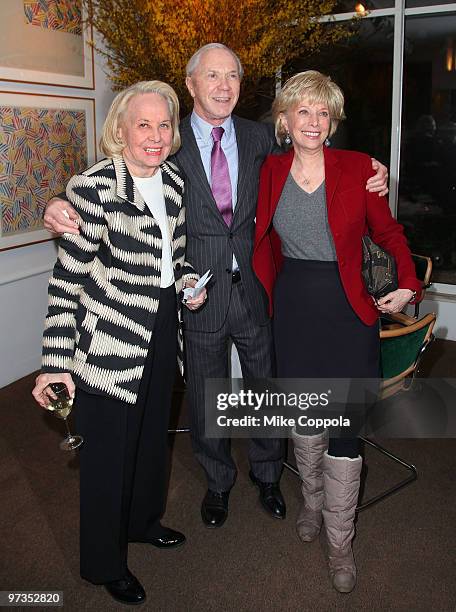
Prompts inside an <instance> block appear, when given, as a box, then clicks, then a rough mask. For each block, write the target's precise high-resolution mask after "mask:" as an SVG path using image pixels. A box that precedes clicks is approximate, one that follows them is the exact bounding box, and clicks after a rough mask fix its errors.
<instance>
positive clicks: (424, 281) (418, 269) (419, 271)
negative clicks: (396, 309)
mask: <svg viewBox="0 0 456 612" xmlns="http://www.w3.org/2000/svg"><path fill="white" fill-rule="evenodd" d="M412 259H413V263H414V264H415V274H416V278H417V279H418V280H419V281H421V285H422V292H421V298H420V301H419V302H417V303H416V304H415V312H414V315H413V316H414V317H415V319H418V317H419V315H420V303H421V302H422V301H423V299H424V295H425V293H426V289H428V288H429V287H430V285H431V275H432V259H431V258H430V257H426V256H425V255H416V254H415V253H412Z"/></svg>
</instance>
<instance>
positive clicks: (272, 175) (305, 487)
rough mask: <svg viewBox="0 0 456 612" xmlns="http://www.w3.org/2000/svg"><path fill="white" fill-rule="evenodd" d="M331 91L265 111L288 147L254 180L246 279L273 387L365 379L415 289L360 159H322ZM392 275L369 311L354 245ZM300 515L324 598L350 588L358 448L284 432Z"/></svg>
mask: <svg viewBox="0 0 456 612" xmlns="http://www.w3.org/2000/svg"><path fill="white" fill-rule="evenodd" d="M343 107H344V97H343V93H342V91H341V90H340V88H339V87H338V86H337V85H336V84H335V83H334V82H333V81H331V79H330V78H329V77H327V76H325V75H322V74H320V73H319V72H316V71H313V70H309V71H306V72H302V73H300V74H297V75H295V76H293V77H292V78H291V79H289V80H288V82H287V83H286V84H285V86H284V87H283V89H282V91H281V93H280V94H279V95H278V97H277V98H276V100H275V102H274V105H273V116H274V121H275V128H276V138H277V141H278V142H279V144H284V143H285V144H288V145H292V147H291V149H290V150H289V152H288V153H285V154H283V155H276V156H274V155H271V156H269V157H268V158H267V159H266V161H265V162H264V164H263V167H262V171H261V176H260V189H259V200H258V210H257V218H256V235H255V247H254V255H253V267H254V270H255V272H256V274H257V276H258V278H259V280H260V281H261V283H262V284H263V286H264V288H265V290H266V293H267V295H268V298H269V312H270V315H271V316H274V320H273V329H274V342H275V350H276V358H277V376H278V377H279V378H301V377H303V378H377V377H378V375H379V346H380V343H379V334H378V317H379V313H380V312H384V313H393V312H399V311H400V310H402V309H403V308H404V306H405V305H406V304H407V303H408V302H410V301H412V302H413V300H414V299H417V298H418V297H419V295H418V294H419V292H420V284H419V282H418V280H417V279H416V277H415V268H414V264H413V261H412V259H411V256H410V251H409V248H408V246H407V242H406V239H405V237H404V234H403V231H402V227H401V226H400V225H399V224H398V223H397V222H396V221H395V220H394V219H393V217H392V216H391V213H390V209H389V207H388V202H387V200H386V198H384V197H379V196H378V195H376V194H373V193H370V192H368V191H366V187H365V185H366V181H367V180H368V178H369V177H370V176H371V175H372V174H373V172H372V167H371V160H370V158H369V157H368V156H367V155H364V154H362V153H357V152H354V151H341V150H335V149H329V148H327V147H326V146H325V144H326V141H327V138H328V137H329V136H331V135H332V134H334V132H335V130H336V129H337V126H338V123H339V121H340V120H342V119H343V118H344V108H343ZM367 233H368V234H369V235H370V236H371V238H372V239H373V240H374V242H376V243H377V244H379V245H380V246H382V247H384V248H385V250H387V251H388V252H389V253H390V254H392V255H393V256H394V257H395V259H396V263H397V270H398V278H399V287H400V288H399V289H397V290H396V291H394V292H392V293H389V294H388V295H386V296H385V297H384V298H382V299H381V300H379V301H378V303H375V302H374V300H373V299H372V297H371V296H370V295H369V294H368V293H367V291H366V288H365V286H364V283H363V279H362V275H361V262H362V237H363V236H364V235H365V234H367ZM292 438H293V442H294V449H295V455H296V461H297V465H298V468H299V472H300V476H301V479H302V492H303V497H304V503H303V505H302V508H301V511H300V513H299V516H298V521H297V530H298V535H299V536H300V538H301V539H302V540H303V541H306V542H308V541H312V540H313V539H315V538H316V537H317V535H318V533H319V531H320V528H321V525H322V522H323V521H324V524H325V529H326V535H327V539H328V550H329V570H330V577H331V579H332V584H333V586H334V587H335V588H336V589H337V590H338V591H340V592H349V591H351V590H352V589H353V588H354V586H355V584H356V566H355V563H354V559H353V552H352V546H351V541H352V539H353V535H354V526H353V519H354V516H355V508H356V503H357V498H358V492H359V481H360V472H361V464H362V459H361V457H360V456H359V443H358V439H343V438H339V439H330V440H329V442H328V435H327V432H325V431H323V432H318V431H316V430H315V429H314V430H310V429H303V428H301V429H298V430H296V429H294V430H293V432H292Z"/></svg>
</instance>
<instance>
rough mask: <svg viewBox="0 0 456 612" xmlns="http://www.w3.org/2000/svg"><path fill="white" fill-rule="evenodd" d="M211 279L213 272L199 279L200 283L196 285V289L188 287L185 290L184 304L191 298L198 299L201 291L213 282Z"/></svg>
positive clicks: (208, 272)
mask: <svg viewBox="0 0 456 612" xmlns="http://www.w3.org/2000/svg"><path fill="white" fill-rule="evenodd" d="M211 278H212V274H211V271H210V270H208V271H207V272H206V273H205V274H203V276H201V278H200V279H199V281H198V282H197V283H196V285H195V286H194V287H186V288H185V289H184V298H183V300H182V301H183V302H184V304H185V302H186V301H187V300H189V299H191V298H197V297H198V296H199V294H200V293H201V291H202V290H203V288H204V287H205V286H206V285H207V283H208V282H209V281H210V280H211Z"/></svg>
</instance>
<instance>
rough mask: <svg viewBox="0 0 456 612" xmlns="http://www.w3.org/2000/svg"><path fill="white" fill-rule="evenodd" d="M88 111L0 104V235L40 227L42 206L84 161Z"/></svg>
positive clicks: (86, 163)
mask: <svg viewBox="0 0 456 612" xmlns="http://www.w3.org/2000/svg"><path fill="white" fill-rule="evenodd" d="M86 132H87V126H86V113H85V112H84V111H81V110H68V109H67V110H60V109H48V108H28V107H15V106H0V208H1V228H2V236H8V235H13V234H16V233H22V232H29V231H33V230H37V229H41V228H42V227H43V221H42V217H43V210H44V207H45V205H46V202H47V201H48V200H49V198H51V197H52V196H54V195H56V194H58V193H60V192H61V191H63V190H64V188H65V185H66V183H67V182H68V179H69V178H70V177H71V176H72V175H73V174H76V173H77V172H79V171H81V170H83V169H84V168H86V167H87V165H88V160H87V134H86Z"/></svg>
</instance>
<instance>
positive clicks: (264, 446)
mask: <svg viewBox="0 0 456 612" xmlns="http://www.w3.org/2000/svg"><path fill="white" fill-rule="evenodd" d="M241 78H242V66H241V64H240V62H239V59H238V58H237V56H236V55H234V53H233V52H232V51H231V50H230V49H228V48H227V47H225V46H224V45H220V44H217V43H213V44H209V45H206V46H204V47H202V48H201V49H199V50H198V51H197V52H196V53H195V54H194V55H193V57H192V58H191V59H190V61H189V62H188V64H187V79H186V83H187V87H188V90H189V92H190V94H191V95H192V97H193V99H194V107H193V112H192V114H191V115H190V116H189V117H186V118H185V119H184V120H183V121H182V122H181V126H180V127H181V135H182V143H183V146H182V148H181V149H180V150H179V152H178V153H177V155H176V158H175V159H176V161H177V164H178V165H179V166H180V168H181V169H182V170H183V171H184V173H185V181H186V192H185V194H186V195H185V201H186V206H187V214H188V217H187V240H188V242H187V258H188V261H190V262H192V265H194V266H195V269H196V270H197V271H198V272H199V273H200V274H201V273H203V272H204V271H205V270H207V269H210V270H211V272H212V273H213V275H214V276H213V279H212V282H211V285H210V289H209V298H208V300H207V303H206V304H205V305H204V307H203V308H202V309H201V310H200V312H199V313H198V314H196V313H195V316H194V313H193V312H190V311H189V312H186V313H185V315H184V324H185V350H186V364H187V398H188V403H189V409H190V419H191V435H192V443H193V449H194V452H195V455H196V458H197V459H198V461H199V462H200V464H201V465H202V467H203V468H204V470H205V472H206V476H207V480H208V490H207V493H206V496H205V497H204V500H203V504H202V507H201V515H202V519H203V522H204V523H205V525H207V526H208V527H219V526H221V525H222V524H223V523H224V521H225V519H226V517H227V512H228V495H229V491H230V489H231V487H232V486H233V484H234V481H235V479H236V466H235V464H234V461H233V459H232V457H231V451H230V440H229V439H228V438H223V439H220V438H218V439H212V438H207V437H206V436H205V435H204V412H205V405H204V384H205V379H206V378H227V377H228V376H229V371H228V364H229V349H230V344H231V342H233V343H234V345H235V346H236V348H237V351H238V354H239V359H240V362H241V367H242V373H243V376H244V377H248V378H266V377H270V376H272V341H271V330H270V324H269V320H268V316H267V311H266V305H265V296H264V292H263V290H262V288H261V287H260V286H259V284H258V281H257V279H256V277H255V275H254V273H253V271H252V268H251V264H250V260H251V256H252V246H253V243H252V241H253V232H254V219H255V210H256V201H257V195H258V192H257V187H258V178H259V170H260V167H261V164H262V162H263V160H264V158H265V157H266V155H268V154H269V153H271V152H272V150H273V148H274V143H273V139H272V133H271V132H270V131H269V128H268V127H267V126H266V125H264V124H259V123H255V122H253V121H247V120H245V119H241V118H239V117H236V116H233V115H232V114H231V113H232V111H233V109H234V107H235V105H236V103H237V101H238V97H239V89H240V81H241ZM214 127H215V128H219V127H221V128H223V133H222V137H221V147H222V149H223V152H224V155H225V157H226V161H227V165H228V169H229V179H230V186H231V206H232V219H230V222H229V223H227V222H226V221H225V219H224V217H223V216H222V214H221V213H220V210H219V208H218V202H217V201H216V197H215V193H214V195H213V193H212V190H211V183H212V184H213V182H212V176H211V174H212V172H211V154H212V149H213V147H214V140H213V128H214ZM283 454H284V444H283V440H277V439H252V440H250V441H249V446H248V455H249V463H250V478H251V480H252V481H253V482H254V483H255V484H257V485H258V487H259V489H260V500H261V502H262V505H263V507H264V508H265V509H266V510H267V512H268V513H269V514H271V515H272V516H274V517H276V518H284V517H285V512H286V509H285V502H284V500H283V497H282V494H281V492H280V489H279V485H278V481H279V478H280V474H281V471H282V466H283Z"/></svg>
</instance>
